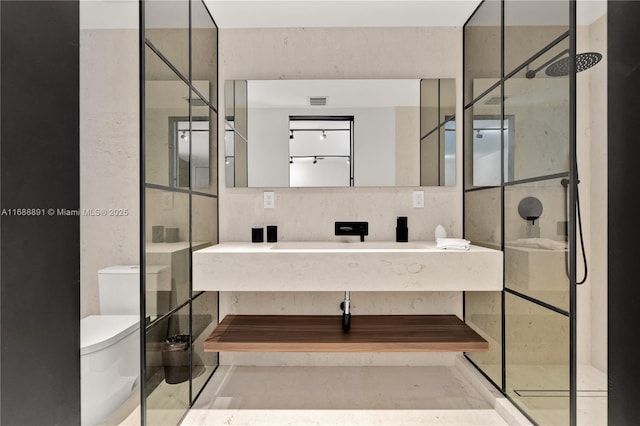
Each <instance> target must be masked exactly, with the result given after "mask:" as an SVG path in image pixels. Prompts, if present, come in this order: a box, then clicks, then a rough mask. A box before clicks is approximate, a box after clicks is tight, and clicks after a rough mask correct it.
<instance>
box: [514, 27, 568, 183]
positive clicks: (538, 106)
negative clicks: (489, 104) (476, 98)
mask: <svg viewBox="0 0 640 426" xmlns="http://www.w3.org/2000/svg"><path fill="white" fill-rule="evenodd" d="M568 48H569V39H568V38H567V39H564V40H563V41H562V42H561V43H559V44H558V45H557V46H555V47H554V48H553V49H551V50H549V51H548V52H546V53H545V54H543V55H542V56H540V57H539V58H537V59H536V60H535V61H533V62H532V63H531V68H532V69H538V68H539V66H540V65H544V64H545V63H547V62H549V61H550V60H554V58H555V57H556V56H557V53H558V52H562V51H564V50H566V49H568ZM504 92H505V93H504V98H505V101H504V114H505V118H506V117H511V118H512V119H513V125H512V129H511V130H512V131H511V135H512V136H513V140H512V141H511V143H512V144H513V151H512V155H511V158H510V160H511V161H512V163H511V164H510V166H511V167H512V168H513V175H512V176H505V181H506V182H510V181H513V180H521V179H527V178H532V177H538V176H546V175H551V174H555V173H564V172H568V171H569V126H570V120H569V113H570V109H569V105H570V93H569V77H568V76H558V77H555V76H548V75H546V74H545V73H544V72H538V73H536V75H535V77H533V78H527V77H526V76H520V75H518V76H514V77H512V78H509V79H507V80H505V83H504Z"/></svg>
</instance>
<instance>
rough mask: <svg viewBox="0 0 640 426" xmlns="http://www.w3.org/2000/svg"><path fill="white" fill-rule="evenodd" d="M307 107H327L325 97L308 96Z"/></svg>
mask: <svg viewBox="0 0 640 426" xmlns="http://www.w3.org/2000/svg"><path fill="white" fill-rule="evenodd" d="M309 105H311V106H325V105H327V97H326V96H309Z"/></svg>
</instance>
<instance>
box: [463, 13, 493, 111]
mask: <svg viewBox="0 0 640 426" xmlns="http://www.w3.org/2000/svg"><path fill="white" fill-rule="evenodd" d="M501 25H502V5H501V2H499V1H485V2H483V3H482V4H481V5H480V6H479V7H478V8H477V9H476V11H475V13H474V14H473V16H471V18H469V20H468V21H467V24H466V25H465V27H464V104H465V105H468V104H469V103H470V102H471V101H472V100H473V99H475V98H477V97H478V96H480V95H481V94H482V92H483V91H484V90H486V89H488V88H489V87H491V86H492V85H493V84H495V83H497V82H498V80H500V78H501V77H502V58H501V51H502V39H501V37H502V29H501ZM479 81H481V82H482V84H479Z"/></svg>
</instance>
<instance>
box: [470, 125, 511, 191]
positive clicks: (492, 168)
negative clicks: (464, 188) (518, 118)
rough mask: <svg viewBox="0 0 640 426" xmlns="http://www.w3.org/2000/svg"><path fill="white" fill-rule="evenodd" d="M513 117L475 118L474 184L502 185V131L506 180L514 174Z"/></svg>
mask: <svg viewBox="0 0 640 426" xmlns="http://www.w3.org/2000/svg"><path fill="white" fill-rule="evenodd" d="M512 120H513V118H512V117H508V118H505V120H504V125H503V127H501V126H500V121H501V120H500V117H492V116H476V117H474V120H473V185H474V186H500V185H501V184H502V182H501V176H500V170H501V168H500V160H501V151H500V150H501V144H502V141H501V137H500V134H501V132H504V147H505V148H504V174H505V176H504V180H505V182H506V181H509V179H510V177H511V176H512V175H513V149H512V146H511V145H512V141H513V136H512V132H513V126H512V125H511V122H512Z"/></svg>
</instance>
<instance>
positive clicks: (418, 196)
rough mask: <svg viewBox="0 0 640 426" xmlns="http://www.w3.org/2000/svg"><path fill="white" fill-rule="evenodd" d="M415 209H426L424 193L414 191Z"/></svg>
mask: <svg viewBox="0 0 640 426" xmlns="http://www.w3.org/2000/svg"><path fill="white" fill-rule="evenodd" d="M413 208H416V209H421V208H424V191H413Z"/></svg>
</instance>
